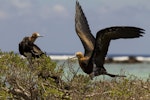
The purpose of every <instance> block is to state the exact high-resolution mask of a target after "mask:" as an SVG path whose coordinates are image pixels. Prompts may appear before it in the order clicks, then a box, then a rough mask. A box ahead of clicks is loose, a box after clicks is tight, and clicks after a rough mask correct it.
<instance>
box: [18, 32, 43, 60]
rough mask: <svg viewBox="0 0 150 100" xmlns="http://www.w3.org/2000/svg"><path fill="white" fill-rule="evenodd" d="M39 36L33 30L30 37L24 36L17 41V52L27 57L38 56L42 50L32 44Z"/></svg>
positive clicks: (41, 53)
mask: <svg viewBox="0 0 150 100" xmlns="http://www.w3.org/2000/svg"><path fill="white" fill-rule="evenodd" d="M38 37H42V36H40V34H39V33H37V32H35V33H33V34H32V36H31V37H24V38H23V40H22V41H21V42H20V43H19V52H20V54H21V55H23V56H25V57H27V58H32V57H33V58H39V57H40V56H41V55H43V54H44V52H43V51H42V50H41V49H40V48H39V47H38V46H37V45H36V44H34V42H35V40H36V39H37V38H38Z"/></svg>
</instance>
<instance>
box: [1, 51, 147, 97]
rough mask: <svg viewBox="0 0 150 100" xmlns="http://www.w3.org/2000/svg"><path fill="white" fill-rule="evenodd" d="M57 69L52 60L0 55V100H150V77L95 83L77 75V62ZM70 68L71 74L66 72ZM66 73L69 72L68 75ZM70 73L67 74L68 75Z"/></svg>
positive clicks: (7, 53) (11, 53) (68, 62)
mask: <svg viewBox="0 0 150 100" xmlns="http://www.w3.org/2000/svg"><path fill="white" fill-rule="evenodd" d="M65 63H67V66H66V64H64V65H61V66H57V64H56V63H55V62H53V61H52V60H51V59H50V58H49V57H47V56H42V57H41V58H39V59H32V60H27V59H26V58H22V57H20V55H18V54H14V53H13V52H0V68H1V70H0V100H6V99H12V100H14V99H15V100H16V99H17V100H18V99H19V100H49V99H51V100H60V99H64V100H105V99H106V100H114V99H115V100H120V99H122V100H128V99H129V100H137V99H138V100H139V99H140V100H149V98H150V78H149V79H147V80H146V81H143V80H142V79H138V78H137V77H135V76H131V77H130V78H119V79H118V78H114V79H112V80H102V81H101V80H97V81H93V80H90V78H89V77H88V76H87V75H81V74H78V73H77V71H76V70H75V69H74V67H77V66H73V63H74V61H69V60H68V61H66V62H65ZM65 69H68V71H64V70H65ZM66 72H67V73H66ZM66 74H67V75H66Z"/></svg>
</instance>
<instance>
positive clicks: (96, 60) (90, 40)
mask: <svg viewBox="0 0 150 100" xmlns="http://www.w3.org/2000/svg"><path fill="white" fill-rule="evenodd" d="M75 30H76V33H77V35H78V36H79V38H80V40H81V42H82V44H83V47H84V49H85V52H84V54H83V53H82V52H77V53H76V57H77V58H78V61H79V65H80V67H81V69H82V70H83V71H84V72H85V73H87V74H89V76H90V77H91V78H93V77H94V76H98V75H108V76H110V77H124V76H123V75H114V74H110V73H108V72H107V71H106V69H105V68H104V63H105V56H106V55H107V51H108V47H109V44H110V41H111V40H116V39H120V38H123V39H128V38H139V37H141V36H142V34H143V33H144V29H142V28H138V27H131V26H113V27H108V28H105V29H102V30H100V31H98V32H97V34H96V38H95V37H94V36H93V35H92V34H91V30H90V28H89V25H88V21H87V19H86V17H85V15H84V12H83V10H82V8H81V5H80V4H79V2H78V1H76V13H75Z"/></svg>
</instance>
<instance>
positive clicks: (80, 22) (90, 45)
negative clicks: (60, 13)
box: [75, 1, 95, 56]
mask: <svg viewBox="0 0 150 100" xmlns="http://www.w3.org/2000/svg"><path fill="white" fill-rule="evenodd" d="M75 29H76V33H77V35H78V36H79V38H80V40H81V42H82V44H83V46H84V49H85V54H84V55H85V56H91V54H92V51H93V49H94V44H95V38H94V36H93V35H92V34H91V31H90V28H89V25H88V22H87V19H86V17H85V15H84V13H83V11H82V8H81V6H80V4H79V2H78V1H76V14H75Z"/></svg>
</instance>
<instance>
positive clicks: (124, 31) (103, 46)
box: [90, 26, 144, 67]
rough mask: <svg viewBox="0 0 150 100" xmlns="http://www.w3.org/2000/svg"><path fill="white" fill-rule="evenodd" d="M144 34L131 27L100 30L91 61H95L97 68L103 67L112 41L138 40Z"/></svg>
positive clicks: (139, 29)
mask: <svg viewBox="0 0 150 100" xmlns="http://www.w3.org/2000/svg"><path fill="white" fill-rule="evenodd" d="M143 33H144V29H141V28H137V27H129V26H123V27H118V26H116V27H110V28H106V29H102V30H100V31H99V32H98V33H97V36H96V43H95V47H94V51H93V54H92V57H91V59H90V60H92V61H94V63H95V64H96V66H97V67H103V64H104V61H105V56H106V55H107V51H108V47H109V44H110V41H111V40H114V39H120V38H124V39H128V38H138V37H141V36H143Z"/></svg>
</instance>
